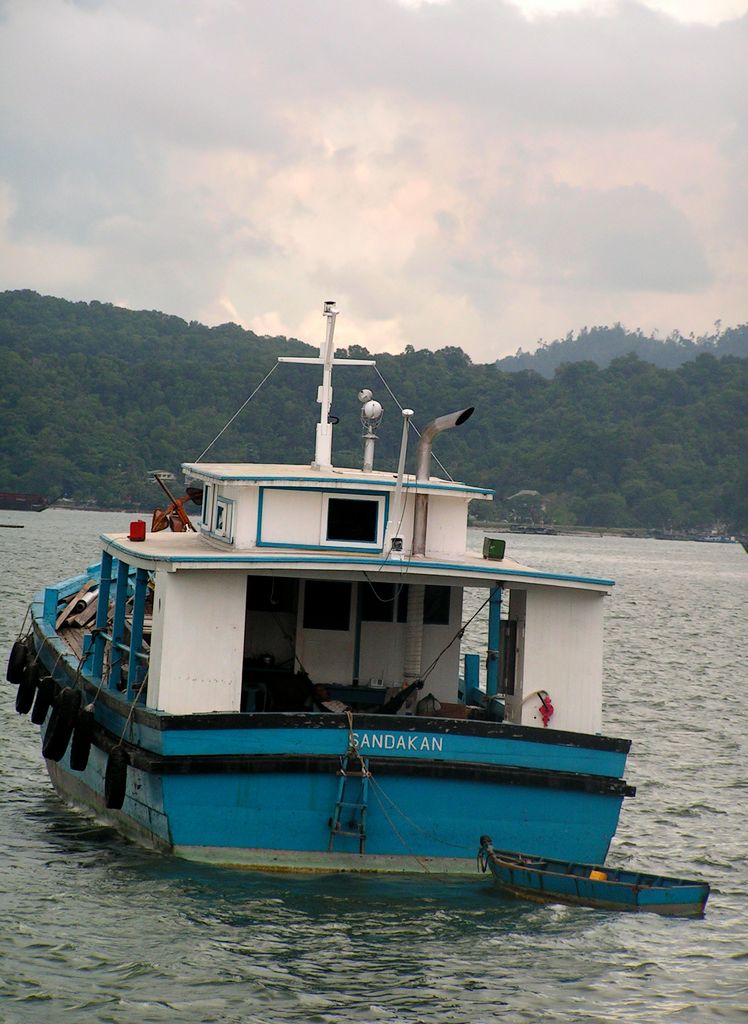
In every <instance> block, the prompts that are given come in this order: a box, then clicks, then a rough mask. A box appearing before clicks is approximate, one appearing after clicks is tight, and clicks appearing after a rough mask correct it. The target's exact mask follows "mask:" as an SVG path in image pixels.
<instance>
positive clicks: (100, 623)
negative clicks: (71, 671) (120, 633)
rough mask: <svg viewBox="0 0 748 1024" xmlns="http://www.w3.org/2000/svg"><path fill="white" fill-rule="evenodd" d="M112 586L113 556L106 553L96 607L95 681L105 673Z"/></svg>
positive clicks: (102, 558) (93, 675) (92, 668)
mask: <svg viewBox="0 0 748 1024" xmlns="http://www.w3.org/2000/svg"><path fill="white" fill-rule="evenodd" d="M111 585H112V556H111V555H110V554H109V553H108V552H106V551H104V552H102V555H101V581H100V582H99V597H98V604H97V606H96V635H95V637H94V652H93V660H92V662H91V676H92V677H93V678H94V679H101V677H102V673H103V671H104V647H105V646H106V640H105V639H104V630H105V629H106V620H107V617H108V615H109V593H110V589H111Z"/></svg>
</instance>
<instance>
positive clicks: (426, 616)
mask: <svg viewBox="0 0 748 1024" xmlns="http://www.w3.org/2000/svg"><path fill="white" fill-rule="evenodd" d="M449 594H450V587H435V586H433V587H432V586H427V587H426V593H425V594H424V596H423V621H424V624H425V625H426V626H447V625H449Z"/></svg>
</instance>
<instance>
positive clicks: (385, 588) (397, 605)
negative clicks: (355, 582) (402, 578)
mask: <svg viewBox="0 0 748 1024" xmlns="http://www.w3.org/2000/svg"><path fill="white" fill-rule="evenodd" d="M359 593H360V594H361V621H362V622H406V621H407V618H408V587H407V585H404V584H402V583H399V584H397V585H396V584H394V583H379V582H377V583H373V582H370V581H369V582H367V583H360V584H359Z"/></svg>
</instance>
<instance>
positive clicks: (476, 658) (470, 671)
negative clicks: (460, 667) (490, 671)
mask: <svg viewBox="0 0 748 1024" xmlns="http://www.w3.org/2000/svg"><path fill="white" fill-rule="evenodd" d="M476 690H478V691H480V655H479V654H466V655H465V703H466V704H476V703H477V702H478V698H477V697H476V696H475V691H476Z"/></svg>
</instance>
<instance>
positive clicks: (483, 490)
mask: <svg viewBox="0 0 748 1024" xmlns="http://www.w3.org/2000/svg"><path fill="white" fill-rule="evenodd" d="M182 469H184V470H188V471H189V472H190V474H191V475H193V476H197V477H200V476H203V477H206V478H207V479H210V480H220V481H222V482H223V483H227V484H228V483H237V482H245V483H246V482H254V483H259V482H260V481H262V480H280V481H283V482H286V483H312V484H314V485H316V484H348V483H352V484H354V485H355V483H356V481H355V480H351V479H350V478H349V477H340V476H329V477H328V476H324V477H314V478H313V479H311V478H310V477H308V476H273V475H272V474H267V473H258V474H255V473H237V474H235V475H233V476H227V475H226V474H221V473H211V472H210V471H208V470H205V469H202V468H201V467H200V464H199V463H197V464H193V463H190V462H183V463H182ZM366 484H367V485H368V486H369V487H388V488H391V489H393V490H394V487H395V484H396V480H395V479H394V474H393V479H392V483H390V482H389V481H384V480H383V481H381V482H380V481H378V480H368V481H366ZM403 488H407V489H408V490H418V491H457V492H465V493H468V494H486V495H490V496H491V497H493V496H494V494H495V493H496V491H494V490H493V488H491V487H472V486H470V485H469V484H458V483H455V484H448V483H441V484H431V483H425V482H424V483H421V482H419V481H417V480H404V481H403ZM305 489H307V490H319V489H320V488H317V487H310V488H305ZM341 489H343V488H341ZM290 490H295V491H296V490H299V488H298V487H293V488H290Z"/></svg>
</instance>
